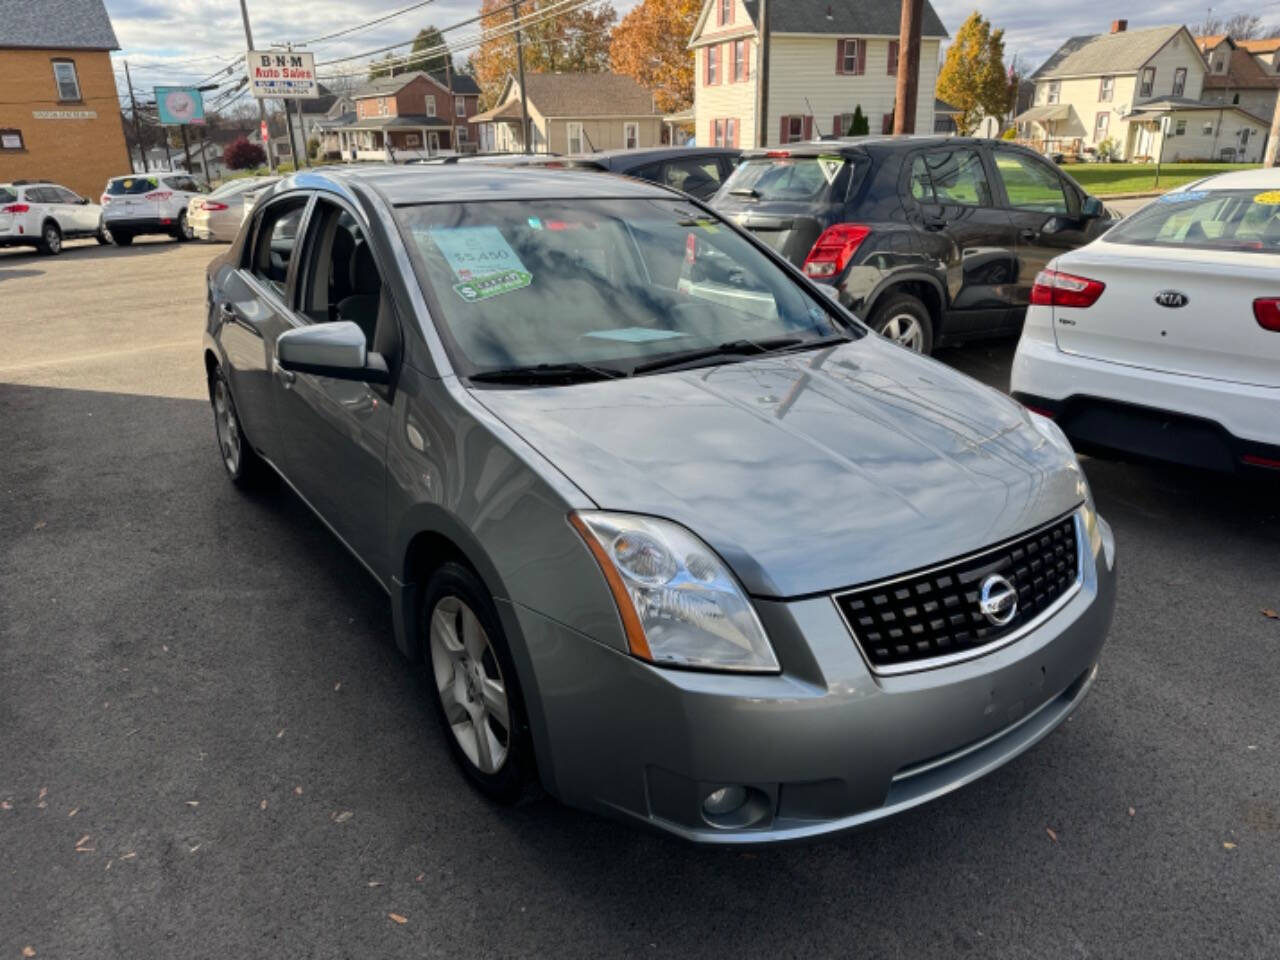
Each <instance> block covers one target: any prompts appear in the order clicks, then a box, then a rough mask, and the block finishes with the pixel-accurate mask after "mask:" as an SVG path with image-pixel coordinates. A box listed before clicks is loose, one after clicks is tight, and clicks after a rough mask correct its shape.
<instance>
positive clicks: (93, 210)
mask: <svg viewBox="0 0 1280 960" xmlns="http://www.w3.org/2000/svg"><path fill="white" fill-rule="evenodd" d="M52 189H53V190H54V192H55V193H56V194H57V195H58V203H59V207H58V221H59V222H60V223H62V224H63V229H67V225H68V224H69V225H71V226H70V228H71V229H72V230H75V231H76V232H77V233H93V232H94V231H95V230H97V229H98V207H97V206H96V205H95V204H91V203H89V202H88V201H87V200H85V198H84V197H82V196H80V194H78V193H75V192H74V191H72V190H68V189H67V188H66V187H53V188H52Z"/></svg>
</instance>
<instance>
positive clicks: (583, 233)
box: [204, 165, 1115, 843]
mask: <svg viewBox="0 0 1280 960" xmlns="http://www.w3.org/2000/svg"><path fill="white" fill-rule="evenodd" d="M823 255H830V256H832V257H835V258H836V259H837V260H838V259H839V257H840V256H841V251H838V250H836V251H826V252H824V254H823ZM208 308H209V309H208V326H207V332H206V335H205V338H204V360H205V365H206V369H207V371H208V380H209V395H210V398H211V401H212V406H213V413H214V418H215V425H216V430H217V440H218V449H219V454H220V456H221V459H222V461H223V463H224V465H225V467H226V470H227V472H228V474H229V475H230V477H231V480H232V481H233V482H234V483H236V484H238V485H241V486H250V485H253V484H256V483H261V482H263V481H266V480H270V479H273V478H276V477H282V478H283V479H284V482H285V483H286V484H288V486H289V487H291V488H292V489H293V490H294V491H295V492H296V493H297V494H298V496H300V497H301V498H302V499H303V500H304V501H305V502H306V503H307V504H308V505H309V506H310V507H311V508H312V509H313V510H314V511H315V512H316V514H317V515H318V516H319V517H320V518H321V520H322V521H323V522H324V523H325V524H326V525H327V526H328V527H329V528H330V529H331V530H332V531H333V533H334V534H335V535H336V536H337V537H338V538H339V539H341V541H342V542H343V543H344V544H345V545H346V546H347V548H348V549H349V550H350V551H351V552H352V553H353V554H354V555H355V556H356V557H357V558H358V559H359V561H360V562H361V563H362V564H363V566H364V567H365V568H366V569H367V570H368V571H369V573H370V574H372V576H373V577H374V578H375V579H376V580H377V581H378V583H380V584H381V585H382V586H383V588H384V589H385V590H386V591H387V593H388V594H389V595H390V599H391V608H392V611H393V622H394V624H395V639H396V643H397V644H398V645H399V648H400V650H401V651H402V652H403V653H404V655H405V656H406V657H408V658H409V659H410V660H415V661H418V660H420V661H422V662H423V663H424V664H425V669H426V675H427V677H428V678H429V681H430V682H429V684H428V687H429V689H430V691H431V695H432V698H433V701H434V705H435V708H436V710H437V712H438V714H439V717H440V719H441V722H442V725H443V726H442V729H443V730H445V731H447V732H446V733H445V738H446V740H447V741H448V743H449V745H450V748H451V750H452V751H453V753H454V755H455V757H456V759H457V761H458V763H459V765H460V767H461V769H462V770H463V771H464V772H465V773H466V775H467V776H468V777H469V779H470V780H471V781H472V782H473V783H474V784H475V785H476V786H477V787H478V788H479V789H480V790H482V791H483V792H484V793H485V794H487V795H488V796H490V797H492V798H495V799H496V800H499V801H505V802H511V801H514V800H516V799H519V798H520V797H522V796H523V795H525V794H526V793H527V792H529V791H530V790H533V789H536V787H537V786H539V785H540V786H541V788H543V789H545V790H546V791H547V792H549V793H551V794H552V795H554V796H556V797H558V798H560V799H561V800H563V801H564V802H566V803H569V804H573V805H576V806H579V807H583V808H587V809H591V810H595V811H599V812H603V813H608V814H611V815H614V816H618V817H622V818H625V819H629V820H631V821H634V822H638V823H642V824H647V825H650V826H653V827H656V828H658V829H661V830H664V831H667V832H669V833H672V834H676V835H678V836H681V837H685V838H688V839H690V840H695V841H701V842H706V843H757V842H771V841H781V840H793V839H800V838H805V837H812V836H816V835H820V834H824V833H828V832H834V831H838V830H843V829H847V828H851V827H855V826H858V825H860V824H864V823H867V822H868V821H872V820H875V819H877V818H880V817H884V816H887V815H889V814H892V813H895V812H898V811H900V810H904V809H907V808H909V807H912V806H915V805H917V804H920V803H923V802H925V801H927V800H931V799H933V798H936V797H938V796H940V795H942V794H944V793H946V792H948V791H950V790H953V789H955V788H957V787H960V786H962V785H963V784H965V783H968V782H969V781H971V780H973V779H975V778H977V777H979V776H981V775H982V774H984V773H987V772H988V771H990V770H992V769H994V768H995V767H998V766H999V765H1001V764H1003V763H1005V762H1006V761H1008V760H1010V759H1011V758H1013V757H1015V756H1017V755H1018V754H1019V753H1021V752H1022V751H1024V750H1026V749H1027V748H1028V747H1030V746H1031V745H1032V744H1034V743H1036V742H1037V741H1038V740H1040V739H1041V738H1043V737H1044V736H1045V735H1047V734H1048V733H1049V732H1050V731H1051V730H1053V729H1054V727H1056V726H1057V725H1058V724H1059V723H1061V722H1062V721H1063V720H1064V719H1065V718H1066V717H1067V716H1068V715H1069V714H1070V713H1071V711H1072V710H1073V709H1075V707H1076V706H1077V704H1079V703H1080V701H1081V700H1082V698H1083V697H1084V696H1085V694H1086V692H1087V691H1088V690H1089V687H1090V685H1091V684H1092V683H1093V680H1094V676H1095V675H1096V672H1097V664H1098V657H1099V653H1100V651H1101V648H1102V644H1103V640H1104V638H1105V636H1106V632H1107V629H1108V626H1109V624H1110V620H1111V613H1112V607H1113V604H1114V598H1115V544H1114V540H1113V538H1112V535H1111V531H1110V529H1109V527H1108V526H1107V524H1106V523H1105V522H1104V521H1103V520H1102V519H1101V518H1100V517H1099V516H1098V515H1097V513H1096V511H1095V509H1094V505H1093V500H1092V498H1091V496H1090V493H1089V488H1088V485H1087V483H1086V481H1085V478H1084V475H1083V474H1082V472H1081V470H1080V467H1079V465H1078V463H1077V462H1076V458H1075V456H1074V454H1073V453H1072V450H1071V447H1070V445H1069V444H1068V443H1067V441H1066V440H1065V439H1064V437H1063V436H1062V434H1061V433H1060V432H1059V431H1058V428H1057V427H1056V426H1055V425H1054V424H1053V423H1052V422H1050V421H1048V420H1045V419H1043V418H1041V417H1039V416H1037V415H1035V414H1033V413H1030V412H1028V411H1027V410H1025V409H1023V408H1022V407H1020V406H1019V405H1017V404H1016V403H1014V402H1013V401H1011V400H1009V399H1008V398H1006V397H1005V396H1003V395H1001V394H999V393H997V392H996V391H994V390H991V389H988V388H987V387H985V386H982V385H981V384H979V383H976V382H975V381H973V380H971V379H969V378H967V377H965V376H962V375H961V374H959V373H956V372H955V371H953V370H951V369H949V368H947V367H945V366H942V365H941V364H939V363H936V362H934V361H932V360H930V359H928V358H925V357H921V356H918V355H915V354H912V353H910V352H908V351H906V350H904V349H902V348H900V347H898V346H896V345H894V344H892V343H889V342H888V341H886V340H883V339H881V338H879V337H877V336H875V335H874V334H871V333H869V332H868V331H867V329H866V328H865V327H864V326H862V324H861V323H859V322H858V321H857V320H856V319H855V318H853V317H852V316H851V315H849V314H847V313H845V312H844V311H843V309H842V308H841V307H840V306H839V305H838V304H836V303H835V302H834V301H833V300H832V299H830V298H829V297H828V296H827V295H825V293H824V292H823V290H822V289H821V288H820V287H818V286H815V285H814V284H813V283H812V282H811V281H810V280H808V279H807V278H806V277H805V276H804V275H803V274H802V273H800V272H799V271H797V270H796V269H794V268H793V267H792V266H790V265H789V264H788V263H787V262H786V261H784V260H783V259H782V258H780V257H778V256H776V255H775V254H774V253H773V252H772V251H771V250H769V249H768V248H767V247H766V246H764V245H762V244H761V243H760V242H759V241H758V240H756V239H754V238H753V237H751V236H749V235H747V234H746V233H744V232H743V231H741V230H740V229H739V228H738V227H737V226H736V225H734V224H731V223H728V222H725V221H724V220H721V219H720V218H718V217H717V215H716V214H715V213H713V212H712V211H711V210H710V209H708V208H707V207H705V206H703V205H701V204H700V203H698V202H697V201H695V200H693V199H691V198H689V197H687V196H684V195H682V194H679V193H676V192H674V191H670V190H667V189H665V188H663V187H659V186H655V185H652V184H646V183H641V182H638V181H631V180H625V179H621V178H614V177H609V176H601V175H600V174H596V173H584V172H579V171H573V170H540V169H536V168H527V167H526V168H510V169H503V168H498V167H493V166H489V165H474V166H470V167H464V166H456V167H447V168H429V167H420V168H395V167H378V168H371V169H357V168H353V169H350V170H342V169H329V170H325V171H321V172H312V173H303V174H300V175H297V176H293V177H290V178H287V179H284V180H282V181H281V182H280V183H279V184H277V185H276V186H275V187H274V188H272V191H271V192H270V194H269V195H267V196H266V197H264V198H263V199H262V200H261V201H260V202H259V203H258V205H257V207H256V208H255V210H254V213H253V215H252V217H251V218H250V219H249V220H248V221H247V222H246V224H245V227H244V228H243V229H242V230H241V232H240V234H239V236H238V237H237V239H236V241H235V242H234V243H233V244H232V246H231V248H230V249H229V250H228V252H227V253H226V254H225V255H223V256H221V257H219V258H218V259H216V260H215V261H214V262H213V263H212V264H211V265H210V267H209V271H208Z"/></svg>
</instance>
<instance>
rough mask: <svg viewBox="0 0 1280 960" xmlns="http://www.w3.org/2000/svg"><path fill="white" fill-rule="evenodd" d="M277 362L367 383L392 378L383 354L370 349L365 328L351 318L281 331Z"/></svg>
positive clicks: (297, 370) (293, 369)
mask: <svg viewBox="0 0 1280 960" xmlns="http://www.w3.org/2000/svg"><path fill="white" fill-rule="evenodd" d="M276 362H277V363H278V364H279V365H280V367H281V369H283V370H288V371H290V372H293V373H313V374H316V375H318V376H321V377H333V378H335V379H338V380H358V381H362V382H364V383H387V382H388V381H389V380H390V375H389V373H388V371H387V363H386V361H385V360H384V359H383V358H382V355H381V354H378V353H370V352H369V351H368V349H367V347H366V346H365V337H364V331H363V330H361V329H360V327H359V326H358V325H356V324H354V323H352V322H351V321H349V320H341V321H338V322H337V323H318V324H315V325H314V326H310V327H299V328H298V329H296V330H289V331H287V332H285V333H282V334H280V337H279V339H277V340H276Z"/></svg>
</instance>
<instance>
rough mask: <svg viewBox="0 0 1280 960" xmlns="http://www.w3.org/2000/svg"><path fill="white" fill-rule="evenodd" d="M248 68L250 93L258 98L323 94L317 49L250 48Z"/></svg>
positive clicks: (300, 96)
mask: <svg viewBox="0 0 1280 960" xmlns="http://www.w3.org/2000/svg"><path fill="white" fill-rule="evenodd" d="M245 64H246V65H247V67H248V70H249V95H250V96H252V97H258V98H259V99H263V98H267V99H271V98H280V97H293V98H297V99H303V100H305V99H313V98H315V97H318V96H320V91H319V89H317V84H316V57H315V54H314V53H302V52H300V51H292V50H250V51H249V52H248V53H247V54H245Z"/></svg>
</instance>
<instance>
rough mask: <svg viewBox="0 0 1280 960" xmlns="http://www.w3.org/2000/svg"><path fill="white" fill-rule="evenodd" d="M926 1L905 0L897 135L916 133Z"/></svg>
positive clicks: (900, 39)
mask: <svg viewBox="0 0 1280 960" xmlns="http://www.w3.org/2000/svg"><path fill="white" fill-rule="evenodd" d="M923 18H924V0H902V21H901V24H900V26H899V27H898V94H897V106H896V108H895V109H894V111H893V132H894V133H915V132H916V97H917V94H918V93H919V89H920V21H921V20H922V19H923Z"/></svg>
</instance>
